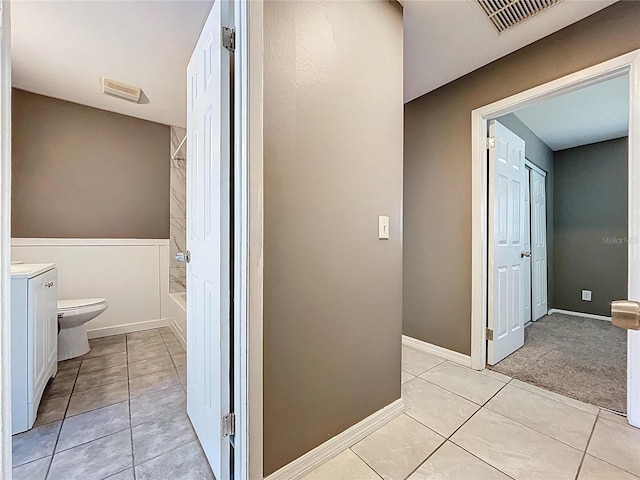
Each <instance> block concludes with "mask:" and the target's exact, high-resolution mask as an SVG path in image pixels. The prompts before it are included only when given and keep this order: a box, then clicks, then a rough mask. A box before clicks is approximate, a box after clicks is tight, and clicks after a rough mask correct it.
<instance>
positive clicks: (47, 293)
mask: <svg viewBox="0 0 640 480" xmlns="http://www.w3.org/2000/svg"><path fill="white" fill-rule="evenodd" d="M57 292H58V270H57V269H56V266H55V264H53V263H38V264H19V265H12V266H11V412H12V420H13V423H12V429H13V433H14V434H16V433H20V432H24V431H26V430H29V429H30V428H31V427H32V426H33V423H34V422H35V420H36V415H37V413H38V406H39V405H40V400H41V398H42V393H43V392H44V388H45V387H46V386H47V382H48V381H49V379H50V378H51V377H53V376H54V375H55V374H56V372H57V368H58V363H57V360H58V306H57V305H58V294H57Z"/></svg>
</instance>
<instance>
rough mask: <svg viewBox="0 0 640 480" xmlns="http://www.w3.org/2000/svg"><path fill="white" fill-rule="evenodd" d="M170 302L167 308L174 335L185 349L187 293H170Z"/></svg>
mask: <svg viewBox="0 0 640 480" xmlns="http://www.w3.org/2000/svg"><path fill="white" fill-rule="evenodd" d="M169 297H171V300H172V301H171V302H169V303H170V305H169V308H168V311H169V314H170V316H171V320H172V322H171V323H172V325H171V326H172V327H173V330H174V333H175V334H176V336H177V337H178V340H180V343H182V346H183V347H185V348H186V339H187V292H176V293H170V294H169Z"/></svg>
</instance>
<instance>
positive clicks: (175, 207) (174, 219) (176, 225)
mask: <svg viewBox="0 0 640 480" xmlns="http://www.w3.org/2000/svg"><path fill="white" fill-rule="evenodd" d="M186 133H187V132H186V130H185V129H184V128H180V127H171V157H170V158H172V160H171V182H170V190H171V199H170V206H169V215H170V217H171V219H170V225H169V235H170V245H169V255H170V258H169V262H170V263H169V292H170V293H176V292H184V291H186V289H187V281H186V265H185V264H184V263H178V262H176V260H175V257H176V253H178V252H185V251H186V248H187V245H186V243H187V233H186V226H187V223H186V219H187V207H186V205H187V204H186V193H187V175H186V173H187V154H186V152H187V142H186V141H185V142H184V143H183V144H182V146H180V142H182V140H183V139H184V138H185V135H186ZM179 146H180V149H179V151H177V153H176V150H177V149H178V147H179Z"/></svg>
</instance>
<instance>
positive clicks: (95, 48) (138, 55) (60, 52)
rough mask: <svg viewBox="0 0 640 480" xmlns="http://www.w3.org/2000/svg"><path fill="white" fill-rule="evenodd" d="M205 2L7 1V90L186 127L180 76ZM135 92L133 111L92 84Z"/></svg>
mask: <svg viewBox="0 0 640 480" xmlns="http://www.w3.org/2000/svg"><path fill="white" fill-rule="evenodd" d="M212 3H213V2H212V1H152V2H149V1H42V2H40V1H13V2H11V23H12V25H11V34H12V35H11V36H12V62H13V65H12V73H13V75H12V76H13V85H14V86H15V87H17V88H21V89H24V90H28V91H30V92H35V93H39V94H42V95H47V96H50V97H55V98H61V99H63V100H69V101H72V102H76V103H80V104H83V105H88V106H91V107H96V108H100V109H103V110H109V111H113V112H117V113H122V114H125V115H130V116H133V117H138V118H142V119H145V120H151V121H154V122H158V123H162V124H166V125H177V126H182V127H184V126H185V124H186V97H187V92H186V89H187V87H186V74H185V69H186V66H187V63H188V61H189V57H190V56H191V52H192V51H193V48H194V46H195V44H196V41H197V39H198V35H199V33H200V30H201V28H202V25H203V24H204V21H205V19H206V16H207V14H208V12H209V9H210V8H211V5H212ZM101 77H107V78H111V79H113V80H118V81H120V82H123V83H126V84H129V85H132V86H135V87H138V88H141V89H142V91H143V92H144V97H143V98H144V100H143V102H145V103H141V104H134V103H131V102H127V101H124V100H120V99H117V98H114V97H109V96H107V95H102V94H101V93H100V78H101Z"/></svg>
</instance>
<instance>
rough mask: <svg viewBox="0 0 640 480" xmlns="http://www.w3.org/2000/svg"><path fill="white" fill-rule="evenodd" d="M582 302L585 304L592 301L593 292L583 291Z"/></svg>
mask: <svg viewBox="0 0 640 480" xmlns="http://www.w3.org/2000/svg"><path fill="white" fill-rule="evenodd" d="M582 300H584V301H585V302H590V301H591V290H582Z"/></svg>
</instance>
